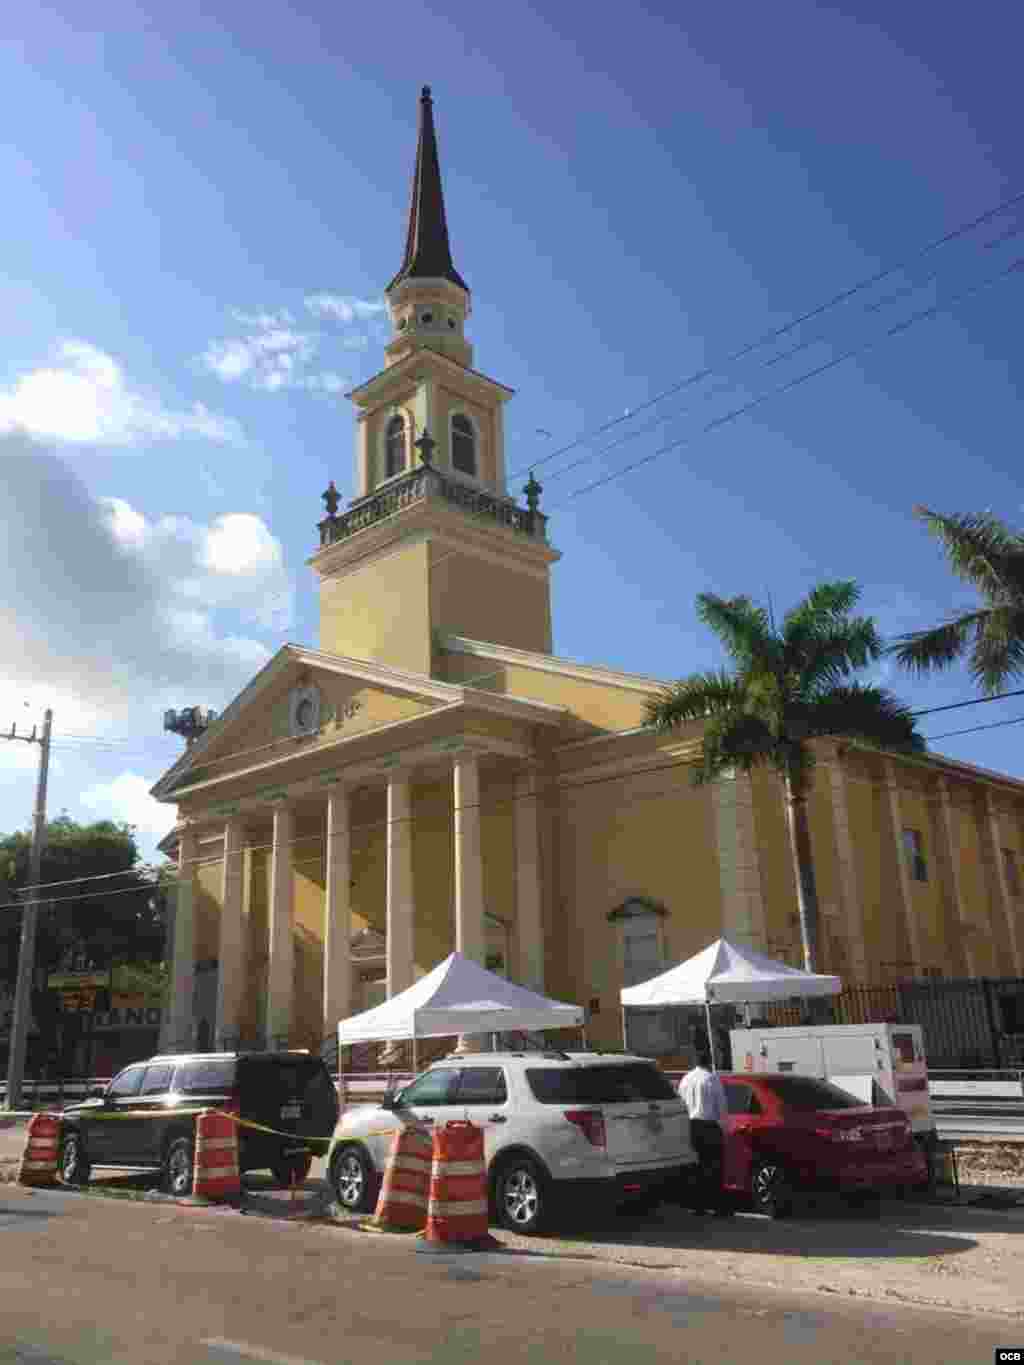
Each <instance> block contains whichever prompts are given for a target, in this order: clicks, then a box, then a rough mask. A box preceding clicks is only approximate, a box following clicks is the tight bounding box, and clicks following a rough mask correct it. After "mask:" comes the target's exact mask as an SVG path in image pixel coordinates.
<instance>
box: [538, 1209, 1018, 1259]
mask: <svg viewBox="0 0 1024 1365" xmlns="http://www.w3.org/2000/svg"><path fill="white" fill-rule="evenodd" d="M930 1212H931V1211H930V1210H928V1209H922V1210H921V1213H922V1214H924V1215H926V1216H924V1217H922V1218H917V1217H911V1218H909V1219H901V1218H899V1217H895V1218H894V1217H892V1216H891V1215H890V1214H889V1213H888V1211H886V1212H885V1213H883V1214H881V1215H880V1214H879V1213H878V1212H876V1211H872V1212H856V1213H854V1212H849V1213H847V1212H845V1211H841V1212H834V1211H833V1210H831V1209H830V1210H829V1212H828V1216H822V1212H821V1211H820V1209H814V1210H812V1209H810V1208H808V1209H806V1210H800V1211H799V1212H798V1213H796V1214H794V1216H793V1217H791V1218H787V1219H780V1220H778V1221H772V1220H771V1219H768V1218H761V1217H756V1216H754V1215H753V1214H738V1215H736V1216H734V1217H732V1218H714V1217H711V1216H710V1215H708V1216H698V1215H696V1214H693V1213H691V1212H689V1210H686V1209H679V1208H675V1207H673V1206H671V1205H663V1206H662V1207H661V1209H659V1210H657V1211H656V1212H654V1213H651V1214H647V1215H635V1216H634V1215H629V1214H620V1215H619V1216H618V1217H615V1218H613V1219H609V1218H607V1217H605V1218H600V1219H598V1218H596V1217H595V1218H584V1217H583V1216H577V1217H576V1218H574V1219H570V1218H569V1217H565V1218H563V1219H561V1220H559V1222H558V1224H557V1226H556V1227H555V1228H553V1229H552V1232H551V1235H550V1237H549V1238H548V1239H545V1240H548V1241H557V1242H561V1243H562V1244H569V1245H573V1244H576V1245H579V1246H580V1247H588V1246H590V1247H601V1246H609V1245H616V1246H635V1247H647V1248H650V1249H662V1250H666V1251H668V1250H673V1249H679V1250H687V1249H691V1250H692V1249H698V1248H705V1249H707V1250H713V1251H738V1252H750V1253H754V1254H762V1255H768V1256H793V1257H805V1256H814V1257H836V1258H841V1259H844V1260H850V1259H856V1258H858V1257H864V1258H866V1259H875V1258H879V1257H884V1258H898V1257H908V1258H910V1257H913V1258H917V1259H920V1258H921V1257H923V1256H940V1255H945V1254H952V1253H963V1252H965V1251H970V1250H971V1249H972V1248H974V1247H976V1246H977V1242H976V1241H975V1240H974V1238H973V1237H971V1236H970V1235H969V1232H967V1231H964V1232H959V1231H958V1234H957V1235H956V1236H945V1235H943V1232H941V1231H938V1232H937V1231H934V1230H933V1228H932V1226H930V1224H931V1223H932V1221H933V1220H931V1219H930V1218H928V1217H927V1214H928V1213H930ZM949 1212H957V1211H956V1210H949ZM995 1226H996V1227H998V1228H1002V1227H1003V1226H1004V1225H1003V1224H1001V1223H996V1224H995ZM971 1227H972V1229H977V1230H979V1231H980V1230H981V1229H980V1228H979V1227H978V1224H977V1223H976V1222H975V1221H974V1220H973V1219H972V1220H971ZM918 1228H920V1230H918ZM543 1245H544V1242H543V1241H542V1242H540V1244H539V1247H543Z"/></svg>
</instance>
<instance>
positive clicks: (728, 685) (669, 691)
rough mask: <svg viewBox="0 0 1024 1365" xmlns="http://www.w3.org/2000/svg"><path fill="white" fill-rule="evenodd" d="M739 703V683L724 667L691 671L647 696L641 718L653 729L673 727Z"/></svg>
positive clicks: (669, 728) (740, 696)
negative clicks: (690, 674) (697, 671)
mask: <svg viewBox="0 0 1024 1365" xmlns="http://www.w3.org/2000/svg"><path fill="white" fill-rule="evenodd" d="M742 704H743V688H742V685H741V684H740V683H739V682H738V681H737V680H736V679H735V678H732V677H730V675H729V674H728V673H726V672H725V671H724V670H722V671H720V672H717V673H715V672H711V673H694V674H693V675H692V676H691V677H689V678H682V679H680V681H679V682H676V683H671V684H670V685H669V686H668V687H665V688H663V689H662V691H661V692H660V693H658V694H657V695H656V696H654V697H648V699H647V702H646V704H645V707H644V711H645V717H644V718H645V720H646V723H647V724H648V725H651V726H653V727H654V729H656V730H673V729H675V728H676V726H677V725H681V724H682V723H683V722H684V721H687V720H701V719H703V718H704V717H705V716H714V715H719V714H721V713H722V712H726V711H732V710H735V709H737V708H739V707H740V706H742Z"/></svg>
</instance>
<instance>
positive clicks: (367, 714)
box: [153, 645, 464, 800]
mask: <svg viewBox="0 0 1024 1365" xmlns="http://www.w3.org/2000/svg"><path fill="white" fill-rule="evenodd" d="M463 695H464V693H463V689H462V688H460V687H457V686H453V685H452V684H450V683H439V682H437V681H436V680H435V679H432V678H428V677H426V676H423V675H419V674H414V673H406V672H403V671H402V670H400V669H393V668H388V667H386V666H384V665H380V664H374V663H368V662H365V661H363V660H358V659H350V658H347V657H345V656H342V655H334V654H326V653H324V652H322V651H320V650H313V649H305V648H303V647H301V646H297V645H284V646H283V647H282V648H281V649H280V650H279V651H278V652H277V654H275V655H274V657H273V658H272V659H271V660H270V661H269V662H268V663H267V664H266V665H265V666H264V667H263V668H262V669H261V670H260V672H259V673H257V675H256V676H255V677H254V678H253V679H252V681H251V682H250V683H249V684H248V686H247V687H245V688H244V689H243V690H242V691H241V692H240V693H239V694H238V696H237V697H236V698H235V699H234V701H233V702H232V703H231V704H230V706H228V707H227V709H226V710H225V711H224V712H223V714H222V715H220V716H219V717H217V719H216V720H214V721H213V722H212V724H211V725H210V727H209V728H208V729H207V730H206V731H205V732H204V733H203V734H202V735H201V736H200V737H199V739H197V740H196V741H195V742H194V743H193V744H192V745H191V746H190V747H189V748H188V749H186V751H185V752H184V753H183V754H182V755H181V757H180V758H179V759H178V761H177V762H176V763H175V764H174V765H173V766H172V767H171V768H170V769H169V770H168V771H167V772H166V773H165V774H164V776H163V777H162V778H161V779H160V781H159V782H157V784H156V785H155V786H154V787H153V795H154V796H156V797H157V798H158V799H159V798H163V799H165V800H166V799H173V793H174V791H175V790H176V789H178V788H181V787H184V786H186V785H190V784H191V783H192V782H194V781H200V780H202V778H203V777H204V776H205V775H213V774H214V773H224V772H226V771H230V770H232V769H234V768H236V767H242V766H245V765H246V764H247V763H249V762H250V761H251V762H257V761H261V760H262V761H264V762H266V761H267V760H269V759H273V758H274V757H275V756H276V754H277V753H280V755H281V756H282V757H285V756H289V757H290V756H291V755H292V754H293V753H294V752H295V751H296V750H297V749H299V748H300V747H302V746H306V747H309V746H311V745H316V744H318V743H329V742H333V741H334V740H337V739H340V738H342V737H344V736H349V735H357V734H361V733H365V732H366V731H367V730H372V729H375V728H378V727H380V726H384V725H388V724H395V723H400V722H401V721H404V720H414V719H416V717H418V716H422V715H424V714H426V713H428V712H430V711H433V710H436V709H437V708H438V707H442V706H450V705H452V704H453V703H455V702H458V701H460V700H462V698H463Z"/></svg>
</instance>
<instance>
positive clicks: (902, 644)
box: [890, 507, 1024, 696]
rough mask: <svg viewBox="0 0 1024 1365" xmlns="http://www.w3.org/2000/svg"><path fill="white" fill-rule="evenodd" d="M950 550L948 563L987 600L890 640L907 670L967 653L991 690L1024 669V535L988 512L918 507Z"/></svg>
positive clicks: (937, 665)
mask: <svg viewBox="0 0 1024 1365" xmlns="http://www.w3.org/2000/svg"><path fill="white" fill-rule="evenodd" d="M914 515H915V516H917V517H919V518H920V519H921V520H922V521H923V522H924V524H925V525H926V526H927V528H928V530H929V531H930V532H931V534H932V535H933V536H935V538H936V539H937V540H938V541H939V542H940V544H941V545H942V547H943V549H944V550H945V552H946V560H947V562H948V564H949V567H950V568H951V569H952V570H953V572H954V573H955V574H956V575H957V577H958V578H961V579H963V581H964V582H965V583H969V584H970V585H971V586H972V587H973V588H974V589H975V590H976V591H977V593H978V596H979V598H980V599H981V603H980V605H978V606H977V607H975V608H974V609H973V610H972V611H965V612H962V613H960V614H959V615H955V616H953V617H951V619H950V620H948V621H946V622H945V623H944V624H943V625H940V626H932V627H931V629H930V630H917V631H912V632H910V633H909V634H907V635H901V636H900V638H899V639H898V640H897V641H896V643H895V644H893V645H892V646H890V650H891V652H892V653H894V654H895V655H896V658H897V660H898V661H899V663H900V664H902V666H903V667H904V668H907V669H909V670H910V671H911V672H912V673H917V674H926V673H931V672H933V671H935V670H939V669H943V668H948V667H950V665H951V664H953V663H956V662H958V661H960V660H962V659H966V661H967V666H968V668H969V669H970V671H971V675H972V677H973V678H974V680H975V682H976V683H977V684H978V686H979V687H980V688H981V689H982V691H984V692H986V693H987V694H988V695H989V696H991V695H992V694H993V693H996V692H1001V691H1003V689H1004V688H1005V686H1006V684H1007V683H1008V682H1009V681H1010V679H1011V678H1017V677H1020V675H1021V674H1022V673H1024V536H1022V535H1021V534H1020V533H1019V532H1017V531H1014V530H1012V529H1011V528H1010V527H1009V526H1007V525H1006V523H1005V522H1003V521H1000V520H999V518H998V517H994V516H992V514H991V513H989V512H982V513H968V514H965V515H956V516H942V515H940V514H939V513H938V512H933V511H931V509H930V508H928V507H915V508H914Z"/></svg>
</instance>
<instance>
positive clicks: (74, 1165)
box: [60, 1131, 89, 1185]
mask: <svg viewBox="0 0 1024 1365" xmlns="http://www.w3.org/2000/svg"><path fill="white" fill-rule="evenodd" d="M60 1178H61V1180H62V1181H63V1182H64V1184H65V1185H87V1184H88V1183H89V1158H88V1157H87V1156H86V1154H85V1143H84V1142H83V1141H82V1135H81V1133H76V1132H74V1131H72V1132H70V1133H67V1134H66V1135H65V1138H64V1145H63V1146H62V1148H61V1154H60Z"/></svg>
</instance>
